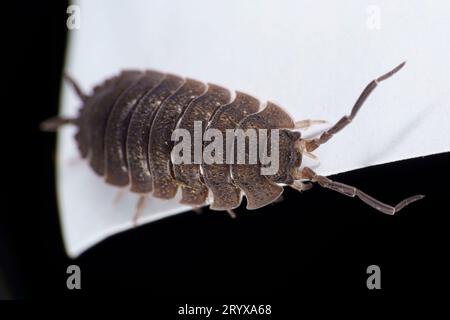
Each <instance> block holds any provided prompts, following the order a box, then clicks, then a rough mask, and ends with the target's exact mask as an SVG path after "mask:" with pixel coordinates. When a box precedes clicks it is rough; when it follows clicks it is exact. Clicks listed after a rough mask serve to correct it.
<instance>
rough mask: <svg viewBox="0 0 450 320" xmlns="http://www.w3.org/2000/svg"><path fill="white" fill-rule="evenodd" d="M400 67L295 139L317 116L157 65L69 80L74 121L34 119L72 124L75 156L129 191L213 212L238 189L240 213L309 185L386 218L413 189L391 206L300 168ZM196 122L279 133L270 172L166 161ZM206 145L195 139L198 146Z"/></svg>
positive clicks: (52, 125) (232, 203) (230, 202)
mask: <svg viewBox="0 0 450 320" xmlns="http://www.w3.org/2000/svg"><path fill="white" fill-rule="evenodd" d="M404 64H405V63H402V64H400V65H399V66H397V67H396V68H394V69H393V70H391V71H389V72H388V73H386V74H384V75H383V76H381V77H378V78H377V79H375V80H373V81H371V82H370V83H369V84H368V85H367V86H366V88H365V89H364V90H363V92H362V93H361V95H360V96H359V98H358V99H357V101H356V103H355V105H354V106H353V108H352V109H351V112H350V114H349V115H347V116H344V117H342V118H341V119H340V120H339V121H337V122H336V123H335V124H334V125H333V126H331V128H329V129H328V130H326V131H324V132H323V133H322V134H320V135H319V136H317V137H314V138H311V139H304V138H302V136H301V133H300V132H299V130H300V129H303V128H307V127H309V126H311V125H314V124H316V123H322V122H323V121H321V120H302V121H297V122H296V121H294V120H293V119H292V118H291V116H290V115H289V114H288V113H287V112H286V111H285V110H283V109H282V108H281V107H280V106H278V105H276V104H275V103H272V102H267V103H265V104H261V103H260V101H259V100H258V99H256V98H254V97H252V96H250V95H248V94H245V93H242V92H239V91H237V92H236V93H235V94H234V95H233V94H232V93H231V92H230V91H229V90H227V89H225V88H223V87H221V86H218V85H214V84H204V83H202V82H199V81H196V80H193V79H189V78H181V77H179V76H175V75H172V74H164V73H161V72H157V71H143V72H142V71H135V70H127V71H123V72H121V73H120V74H119V75H117V76H115V77H112V78H110V79H107V80H106V81H104V82H103V83H102V84H100V85H98V86H96V87H95V88H94V89H93V92H92V94H90V95H86V94H84V93H83V92H82V90H81V89H80V87H79V86H78V85H77V83H76V82H75V81H74V80H72V79H71V78H70V77H66V79H67V80H68V81H69V82H70V83H71V84H72V86H73V87H74V89H75V91H76V93H77V95H78V96H79V97H80V99H81V100H82V106H81V108H80V110H79V114H78V115H77V116H76V117H74V118H67V117H55V118H51V119H49V120H46V121H44V122H43V123H42V128H43V129H44V130H47V131H54V130H56V129H57V128H59V127H60V126H62V125H65V124H72V125H75V126H76V127H77V133H76V135H75V140H76V142H77V144H78V148H79V151H80V154H81V157H82V158H85V159H87V160H88V161H89V164H90V166H91V168H92V170H93V171H94V172H95V173H97V174H98V175H99V176H102V177H104V179H105V181H106V182H107V183H109V184H112V185H114V186H118V187H126V186H129V188H130V190H131V191H132V192H135V193H139V194H141V195H142V196H141V198H140V199H141V200H142V199H143V198H144V197H145V196H147V195H152V196H154V197H158V198H162V199H171V198H174V197H175V195H176V193H177V191H178V189H179V188H181V203H183V204H187V205H190V206H192V207H199V206H203V205H205V204H208V203H209V205H210V208H211V209H213V210H226V211H230V212H231V210H232V209H234V208H237V207H238V206H239V205H240V204H241V201H242V198H243V196H244V195H245V197H246V199H247V209H250V210H251V209H258V208H260V207H263V206H265V205H268V204H270V203H272V202H275V201H276V200H277V199H278V198H279V197H280V196H281V194H282V192H283V188H284V187H285V186H289V187H292V188H294V189H296V190H299V191H304V190H307V189H309V188H310V187H311V186H312V183H318V184H319V185H320V186H322V187H325V188H329V189H332V190H334V191H337V192H339V193H342V194H344V195H346V196H349V197H358V198H359V199H361V200H362V201H364V202H365V203H366V204H368V205H370V206H371V207H373V208H375V209H376V210H378V211H381V212H383V213H386V214H391V215H392V214H394V213H395V212H398V211H399V210H401V209H402V208H403V207H405V206H406V205H408V204H410V203H412V202H414V201H416V200H419V199H421V198H423V195H416V196H412V197H410V198H407V199H405V200H403V201H401V202H400V203H398V204H397V205H395V206H390V205H387V204H384V203H382V202H380V201H379V200H376V199H374V198H373V197H371V196H369V195H368V194H366V193H364V192H362V191H361V190H359V189H357V188H355V187H353V186H348V185H345V184H342V183H339V182H336V181H332V180H330V179H329V178H327V177H324V176H321V175H318V174H316V173H315V172H314V171H313V170H312V169H311V168H310V167H307V166H302V156H303V155H306V156H310V157H314V156H313V155H312V153H311V152H312V151H314V150H315V149H316V148H318V147H319V146H320V145H322V144H324V143H325V142H327V141H328V140H329V139H330V138H331V137H332V136H333V135H334V134H336V133H337V132H338V131H340V130H342V129H343V128H344V127H346V126H347V125H348V124H349V123H350V122H351V121H352V120H353V118H354V117H355V116H356V114H357V112H358V111H359V110H360V108H361V106H362V105H363V103H364V102H365V100H366V99H367V97H368V96H369V95H370V93H371V92H372V91H373V90H374V89H375V87H376V86H377V85H378V83H380V82H381V81H383V80H385V79H387V78H389V77H390V76H392V75H393V74H394V73H396V72H397V71H398V70H400V69H401V68H402V67H403V66H404ZM195 121H200V122H201V124H202V130H203V131H205V130H207V129H211V128H213V129H217V130H219V131H221V132H225V131H226V130H227V129H235V128H241V129H248V128H257V129H267V130H273V129H278V132H279V170H278V172H277V173H276V174H274V175H263V174H261V172H260V167H261V164H260V163H256V164H226V163H217V164H206V163H201V164H174V163H173V161H172V158H171V152H172V149H173V147H174V142H173V141H172V139H171V137H172V133H173V131H174V130H175V129H180V128H182V129H186V130H188V131H189V132H192V131H193V125H194V122H195ZM207 144H208V142H203V147H206V146H207Z"/></svg>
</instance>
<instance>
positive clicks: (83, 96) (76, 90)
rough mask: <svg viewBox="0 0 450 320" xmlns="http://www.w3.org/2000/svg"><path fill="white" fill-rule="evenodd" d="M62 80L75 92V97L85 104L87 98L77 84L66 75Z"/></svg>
mask: <svg viewBox="0 0 450 320" xmlns="http://www.w3.org/2000/svg"><path fill="white" fill-rule="evenodd" d="M64 80H66V81H67V82H69V83H70V85H71V86H72V87H73V89H74V90H75V93H76V94H77V96H78V97H79V98H80V99H81V101H83V102H85V101H86V100H87V99H88V96H87V95H86V94H84V93H83V90H81V87H80V86H79V85H78V83H77V82H76V81H75V80H74V79H73V78H72V77H71V76H69V75H68V74H65V75H64Z"/></svg>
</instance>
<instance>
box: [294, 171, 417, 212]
mask: <svg viewBox="0 0 450 320" xmlns="http://www.w3.org/2000/svg"><path fill="white" fill-rule="evenodd" d="M301 176H302V178H305V179H309V180H311V181H313V182H317V183H318V184H319V185H320V186H322V187H324V188H328V189H331V190H334V191H337V192H339V193H342V194H344V195H346V196H348V197H352V198H354V197H358V198H359V199H361V200H362V201H363V202H365V203H366V204H368V205H369V206H371V207H372V208H374V209H376V210H378V211H381V212H383V213H385V214H389V215H393V214H395V213H396V212H398V211H400V210H401V209H403V208H404V207H406V206H407V205H409V204H410V203H413V202H414V201H417V200H420V199H422V198H423V197H425V196H424V195H421V194H419V195H415V196H412V197H409V198H406V199H404V200H402V201H401V202H400V203H398V204H397V205H395V206H390V205H388V204H385V203H383V202H381V201H379V200H377V199H375V198H373V197H371V196H369V195H368V194H367V193H364V192H363V191H361V190H359V189H357V188H355V187H353V186H349V185H346V184H343V183H340V182H336V181H333V180H331V179H328V178H327V177H324V176H319V175H317V174H316V173H315V172H314V171H313V170H312V169H310V168H308V167H305V168H304V169H303V170H302V174H301Z"/></svg>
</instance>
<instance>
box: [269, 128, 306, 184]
mask: <svg viewBox="0 0 450 320" xmlns="http://www.w3.org/2000/svg"><path fill="white" fill-rule="evenodd" d="M302 148H303V143H302V139H301V134H300V132H298V131H293V130H289V129H281V130H280V131H279V167H278V172H277V173H276V174H275V175H273V176H269V179H270V180H272V181H274V182H277V183H282V184H287V185H290V184H292V183H293V182H294V180H297V179H298V178H297V177H298V175H299V168H300V166H301V163H302V150H303V149H302Z"/></svg>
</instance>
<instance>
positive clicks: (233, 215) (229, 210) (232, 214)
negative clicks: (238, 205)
mask: <svg viewBox="0 0 450 320" xmlns="http://www.w3.org/2000/svg"><path fill="white" fill-rule="evenodd" d="M227 213H228V214H229V216H230V218H232V219H236V212H234V210H233V209H228V210H227Z"/></svg>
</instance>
